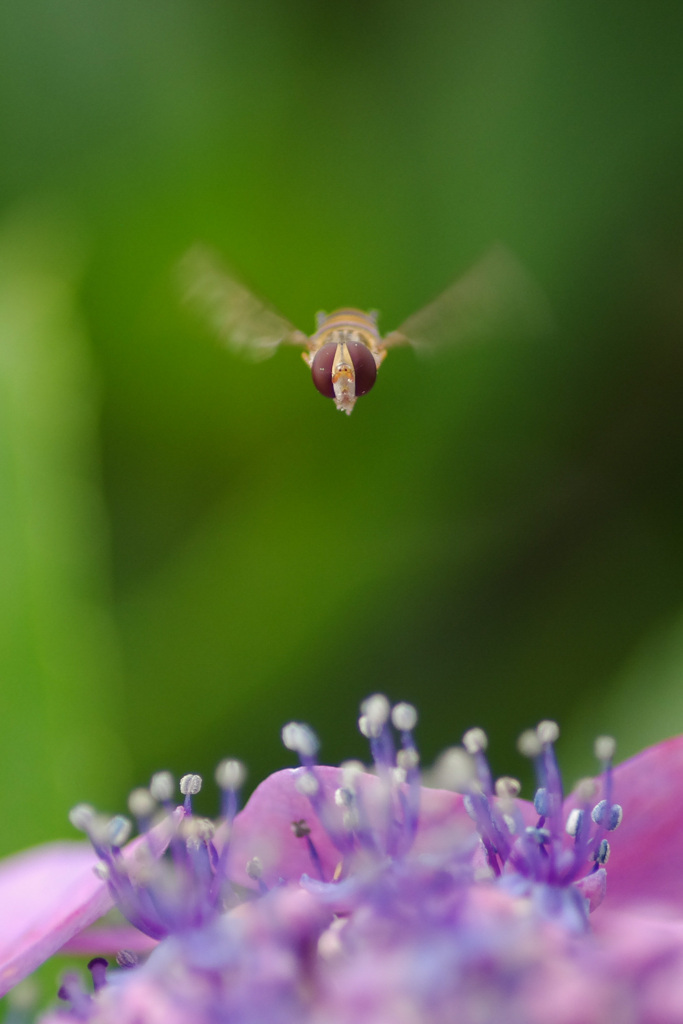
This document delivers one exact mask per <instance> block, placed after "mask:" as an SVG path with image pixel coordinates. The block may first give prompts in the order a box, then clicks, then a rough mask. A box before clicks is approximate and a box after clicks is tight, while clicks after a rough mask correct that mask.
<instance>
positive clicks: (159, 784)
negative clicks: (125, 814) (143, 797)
mask: <svg viewBox="0 0 683 1024" xmlns="http://www.w3.org/2000/svg"><path fill="white" fill-rule="evenodd" d="M174 789H175V781H174V779H173V776H172V775H171V773H170V772H156V773H155V774H154V775H153V776H152V779H151V782H150V784H149V791H150V793H151V794H152V796H153V797H154V799H155V800H158V801H159V803H161V804H163V803H166V801H167V800H171V799H172V797H173V790H174Z"/></svg>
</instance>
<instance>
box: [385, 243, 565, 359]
mask: <svg viewBox="0 0 683 1024" xmlns="http://www.w3.org/2000/svg"><path fill="white" fill-rule="evenodd" d="M551 329H552V316H551V313H550V307H549V304H548V300H547V298H546V297H545V295H544V294H543V292H542V290H541V288H540V286H539V285H538V284H537V283H536V281H535V280H534V279H533V277H532V276H531V274H530V273H529V272H528V271H527V270H526V269H525V268H524V267H523V266H522V264H521V263H520V262H519V260H518V259H517V258H516V257H515V256H514V255H513V254H512V253H511V252H510V251H509V250H508V249H506V248H505V247H504V246H503V245H496V246H494V247H493V248H492V249H490V250H489V251H488V252H487V253H486V255H485V256H483V257H482V259H481V260H479V262H478V263H475V265H474V266H473V267H472V268H471V269H470V270H468V271H467V272H466V273H465V274H464V275H463V276H462V277H460V278H458V280H457V281H456V282H455V283H454V284H452V285H451V286H450V288H447V289H446V291H445V292H442V293H441V295H439V296H438V297H437V298H436V299H434V301H433V302H430V303H429V305H427V306H425V307H424V309H421V310H420V311H419V313H414V314H413V315H412V316H409V317H408V319H407V320H405V321H404V323H402V324H401V326H400V327H398V328H397V329H396V330H395V331H391V333H390V334H387V336H386V338H384V340H383V342H382V348H391V347H392V346H394V345H413V346H414V347H415V348H416V349H419V350H425V351H430V350H434V349H440V348H446V347H449V346H451V345H460V344H461V343H463V342H469V341H480V340H485V339H487V338H491V339H493V338H496V337H501V338H510V337H524V338H530V337H534V336H538V335H540V334H547V333H549V332H550V331H551Z"/></svg>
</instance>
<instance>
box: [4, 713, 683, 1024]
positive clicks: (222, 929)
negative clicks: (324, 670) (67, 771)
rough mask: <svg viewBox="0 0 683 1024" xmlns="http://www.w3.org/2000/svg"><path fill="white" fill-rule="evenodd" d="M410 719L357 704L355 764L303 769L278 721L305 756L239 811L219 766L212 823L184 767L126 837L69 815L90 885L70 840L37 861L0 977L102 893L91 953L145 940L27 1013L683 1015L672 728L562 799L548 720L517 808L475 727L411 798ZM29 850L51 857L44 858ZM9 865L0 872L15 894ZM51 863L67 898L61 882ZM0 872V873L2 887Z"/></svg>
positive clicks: (357, 1020)
mask: <svg viewBox="0 0 683 1024" xmlns="http://www.w3.org/2000/svg"><path fill="white" fill-rule="evenodd" d="M415 721H416V714H415V711H414V709H413V708H412V707H411V706H409V705H397V706H396V707H394V708H393V709H391V708H390V707H389V705H388V702H387V701H386V700H385V698H383V697H380V696H375V697H373V698H370V700H368V701H366V702H365V704H364V707H363V714H362V717H361V720H360V726H361V730H362V731H363V733H364V734H365V735H366V736H367V738H368V740H369V742H370V747H371V751H372V756H373V762H374V763H373V772H372V774H371V773H368V772H367V771H366V770H364V769H363V767H362V766H361V765H358V764H355V763H352V764H347V765H344V766H342V767H341V768H332V767H327V766H320V765H318V764H317V740H316V738H315V736H314V734H313V733H312V732H311V731H310V729H309V728H308V727H307V726H304V725H301V724H298V723H291V724H290V725H289V726H287V727H286V728H285V730H283V739H284V742H285V744H286V746H287V747H289V748H290V749H292V750H295V751H296V752H297V753H298V755H299V758H300V761H301V766H300V767H299V768H296V769H286V770H284V771H280V772H276V773H275V774H274V775H272V776H270V777H269V778H268V779H266V780H265V781H264V782H263V783H261V785H260V786H259V787H257V789H256V790H255V791H254V793H253V795H252V796H251V798H250V800H249V801H248V803H247V805H246V807H245V808H244V810H243V811H241V812H240V813H236V811H237V800H238V791H239V787H240V785H241V783H242V780H243V770H242V768H241V766H240V765H239V764H238V763H237V762H234V761H229V762H224V763H223V764H222V765H221V766H219V769H218V772H217V780H218V782H219V785H220V786H221V789H222V791H223V808H222V815H221V818H220V819H219V821H218V822H217V823H211V822H207V821H206V820H204V819H200V818H197V817H196V816H195V815H194V814H193V812H192V797H193V795H194V794H195V793H196V791H197V790H198V788H199V785H200V780H199V779H198V777H197V776H186V777H185V778H184V779H183V780H182V782H181V791H182V793H183V795H184V803H183V805H182V806H181V807H180V808H174V807H173V806H172V803H171V790H170V780H169V778H168V776H166V775H164V774H162V775H159V776H156V777H155V779H154V780H153V782H152V785H151V786H150V789H149V790H142V791H136V792H135V793H134V794H133V795H132V797H131V802H130V806H131V810H132V812H133V814H134V816H135V817H136V818H137V819H138V824H139V827H140V829H141V831H142V832H143V836H142V838H141V839H138V840H136V841H134V842H135V843H136V844H137V845H134V844H128V845H126V846H124V845H123V844H124V843H125V840H126V838H127V833H128V826H127V824H126V822H125V821H124V820H123V819H120V818H115V819H112V820H109V821H107V820H104V819H101V818H100V817H98V816H97V815H95V813H94V812H93V811H92V810H91V809H89V808H79V809H77V810H76V811H75V812H74V815H73V820H75V821H76V822H77V823H78V824H79V826H80V827H81V828H83V829H84V830H85V831H86V832H87V833H88V835H89V838H90V839H91V842H92V844H93V846H94V847H95V850H96V852H97V855H98V860H99V872H100V878H99V880H98V879H96V878H95V879H94V881H92V880H90V882H89V884H90V888H89V889H88V890H87V892H86V890H85V889H81V888H80V887H81V886H82V885H84V884H85V883H84V881H83V880H84V879H85V878H86V876H87V877H88V878H89V879H92V878H94V876H92V873H91V872H90V868H89V865H88V864H87V860H86V857H85V855H84V853H83V849H82V848H81V847H78V846H77V847H75V848H74V853H73V858H72V860H71V861H69V862H68V863H67V865H60V864H59V863H58V862H57V861H55V862H54V872H53V873H54V879H55V884H54V886H53V887H54V889H55V893H56V890H57V888H58V887H59V888H60V894H59V895H58V894H57V893H56V894H55V898H54V900H53V911H52V913H51V914H45V918H46V919H47V920H43V919H41V917H40V914H39V913H38V912H36V913H35V915H34V917H35V919H36V920H37V922H38V926H37V930H34V931H33V932H27V931H26V930H24V932H23V934H20V933H21V929H20V928H19V927H15V928H14V931H12V928H13V927H14V925H13V923H11V922H8V924H7V927H5V925H3V932H4V938H5V939H6V943H5V945H6V948H7V949H9V950H11V949H12V947H14V948H16V949H21V951H22V952H21V959H20V961H19V962H17V959H16V957H14V958H11V957H9V956H6V957H5V959H4V961H1V960H0V964H2V963H3V962H4V973H2V968H1V967H0V977H4V978H6V979H7V978H9V977H10V975H8V973H7V972H8V970H9V969H10V968H11V970H12V972H13V973H12V975H11V977H12V978H13V979H14V980H18V978H19V977H20V976H21V972H22V971H23V973H27V971H28V970H30V969H32V967H33V966H35V965H36V964H37V963H38V962H40V960H42V959H44V958H45V956H47V955H49V954H50V953H51V952H52V951H54V950H55V949H57V948H59V947H60V946H61V945H62V943H63V942H64V941H65V939H67V938H69V936H71V935H74V934H75V933H76V932H77V931H78V929H79V928H85V927H86V926H87V925H89V924H90V923H91V922H92V921H93V920H94V919H95V917H96V916H97V914H96V912H95V910H94V907H95V902H93V901H99V903H97V906H98V907H99V908H101V909H104V908H106V905H107V902H108V901H110V902H111V901H115V902H116V903H117V905H118V906H119V908H120V909H121V910H122V911H123V913H124V914H125V916H126V917H127V919H128V920H129V922H131V924H132V925H133V926H134V929H131V931H130V932H129V933H128V936H127V938H130V939H131V941H130V942H128V943H127V942H125V941H124V942H121V940H120V939H118V938H115V937H113V936H112V935H111V934H110V933H104V934H102V935H101V938H100V940H99V941H100V942H101V945H100V951H102V952H104V951H106V950H107V949H109V948H111V943H112V942H114V943H115V944H116V943H117V942H118V944H119V948H120V947H121V945H123V946H125V945H128V948H129V950H130V949H131V947H132V946H133V945H135V946H136V947H137V949H138V950H139V949H140V948H142V946H143V945H144V943H141V942H140V938H141V936H147V942H148V945H154V944H155V943H156V945H155V948H153V950H152V952H151V954H150V955H149V956H148V957H146V958H145V959H141V958H140V957H139V956H137V955H134V954H133V953H132V952H126V953H123V954H120V955H119V958H118V964H119V967H118V969H109V970H107V966H106V963H105V962H104V961H102V960H101V959H100V958H97V959H96V960H95V961H92V962H91V969H92V975H93V982H94V986H93V987H94V991H89V990H88V989H87V988H86V987H84V986H83V984H82V982H81V981H80V980H79V979H77V978H74V977H67V978H66V979H65V980H64V984H63V986H62V991H61V993H60V994H61V995H62V998H63V999H64V1001H65V1003H66V1004H67V1007H65V1009H64V1010H62V1011H61V1012H60V1013H59V1015H57V1016H55V1015H52V1016H48V1017H47V1018H45V1021H46V1022H51V1021H53V1020H55V1021H56V1020H61V1021H64V1019H65V1013H66V1019H72V1020H86V1021H93V1022H97V1024H109V1022H111V1024H114V1022H116V1024H133V1022H136V1024H155V1022H157V1021H159V1022H161V1021H163V1022H164V1024H218V1022H223V1021H225V1022H227V1021H231V1022H233V1021H234V1022H236V1024H251V1022H254V1024H256V1022H261V1021H266V1020H267V1021H269V1022H273V1024H280V1022H282V1024H289V1022H294V1021H296V1022H297V1024H323V1022H324V1024H352V1022H353V1024H376V1022H382V1024H383V1022H385V1021H391V1022H392V1024H393V1022H395V1024H404V1022H405V1024H412V1022H414V1021H420V1022H422V1021H424V1022H428V1024H431V1022H435V1024H441V1022H442V1021H443V1022H444V1024H445V1022H446V1021H448V1022H449V1024H450V1022H451V1021H453V1020H458V1021H460V1020H462V1021H477V1022H489V1021H490V1022H492V1024H493V1022H498V1021H505V1022H512V1024H515V1022H522V1021H523V1022H525V1024H527V1022H528V1024H536V1022H539V1024H540V1022H541V1021H543V1022H545V1021H547V1020H548V1019H552V1020H553V1021H554V1022H558V1024H574V1022H576V1024H598V1022H602V1021H607V1020H622V1019H623V1020H626V1019H628V1020H633V1021H643V1022H645V1024H666V1022H669V1021H670V1022H671V1024H674V1021H676V1022H678V1021H680V1020H681V1019H683V882H682V881H681V870H680V866H679V863H678V860H679V852H678V851H679V849H680V844H681V838H683V837H682V836H681V833H682V832H683V820H682V816H681V814H680V812H679V810H678V804H677V800H676V796H677V790H678V784H679V780H680V779H681V778H683V737H681V738H677V739H674V740H669V741H668V742H666V743H662V744H660V745H658V746H657V747H653V748H651V749H649V750H646V751H645V752H644V753H642V754H640V755H638V756H637V757H635V758H633V759H631V760H630V761H627V762H626V763H624V764H623V765H620V766H619V767H617V768H616V769H614V770H613V769H612V756H613V749H614V744H613V741H611V740H609V739H608V738H605V737H603V738H601V739H599V740H598V741H596V753H597V755H598V758H599V760H600V762H601V765H602V772H601V775H600V777H599V779H598V780H583V781H582V782H581V783H579V785H578V786H577V787H576V789H575V791H574V792H573V793H572V794H571V796H570V797H569V798H568V799H566V800H565V799H563V792H562V780H561V776H560V773H559V769H558V766H557V762H556V760H555V754H554V741H555V740H556V738H557V732H558V730H557V726H555V725H554V723H551V722H543V723H541V724H540V725H539V726H538V727H537V728H536V729H535V730H533V731H530V732H528V733H526V734H524V736H523V737H521V739H520V749H521V750H522V751H523V752H524V753H525V754H526V755H527V756H528V757H530V758H531V759H532V760H533V762H534V767H535V771H536V775H537V780H538V784H537V787H536V793H535V797H534V801H533V803H527V802H525V801H522V800H520V799H519V797H518V792H519V785H518V783H517V782H516V781H515V780H514V779H510V778H503V779H498V780H496V782H495V783H494V781H493V780H492V778H491V773H490V770H489V767H488V763H487V760H486V754H485V750H486V737H485V735H484V734H483V733H482V732H481V730H470V731H469V732H468V733H466V734H465V736H464V737H463V746H462V747H457V748H453V749H452V750H450V751H447V752H446V754H445V755H444V756H443V757H442V758H441V760H440V762H439V764H438V765H437V766H436V769H435V779H434V781H435V782H436V783H437V788H426V787H425V786H424V784H423V780H422V779H421V777H420V772H419V758H418V755H417V752H416V750H415V747H414V743H413V737H412V733H413V728H414V725H415ZM397 747H398V749H397ZM445 786H448V787H449V788H444V787H445ZM456 790H457V791H456ZM617 799H618V802H617ZM622 817H623V823H622ZM157 819H160V821H159V823H156V824H155V822H157ZM617 828H618V831H616V830H617ZM164 850H166V852H165V854H164ZM610 854H611V856H610ZM25 856H31V855H25ZM32 856H33V858H37V860H38V861H39V862H40V863H42V865H43V868H44V869H45V870H48V871H49V870H50V868H49V865H50V863H51V860H50V858H51V857H52V856H53V852H52V851H51V850H50V849H49V848H48V849H46V850H44V851H37V852H36V851H34V853H33V854H32ZM78 857H80V858H81V859H80V861H78V859H77V858H78ZM608 859H609V865H608V863H607V862H608ZM8 863H10V864H11V863H12V862H8ZM21 863H22V862H21V861H17V863H16V864H15V867H14V879H15V883H16V884H19V886H20V887H24V888H26V890H27V891H28V890H30V888H31V884H32V882H31V876H30V874H29V873H28V872H27V873H26V874H24V875H22V874H21V870H22V869H21ZM67 868H68V870H67ZM68 875H70V876H71V877H72V879H75V883H76V888H75V889H72V890H70V891H69V889H68V887H67V886H66V884H64V885H60V886H58V884H57V883H61V882H63V881H64V880H65V879H66V878H67V876H68ZM608 876H609V879H608ZM24 883H25V884H24ZM3 884H4V883H3V876H2V873H0V898H1V896H2V892H3V888H2V887H3ZM16 891H19V890H17V889H16V887H15V892H16ZM106 894H108V895H106ZM605 894H606V898H604V900H603V897H605ZM35 902H36V903H38V902H39V901H35ZM38 910H39V908H38ZM15 916H16V918H17V919H19V918H20V914H19V913H17V915H15ZM66 921H68V922H69V923H68V926H66V925H65V922H66ZM24 923H25V921H24ZM87 934H88V933H87V932H86V933H85V935H86V936H87ZM136 936H137V938H136ZM124 938H126V936H124ZM80 941H81V942H82V945H83V948H87V946H88V943H87V941H86V940H85V939H84V937H83V936H81V940H80ZM94 941H97V940H94ZM72 942H73V940H72ZM90 948H96V947H93V946H91V947H90Z"/></svg>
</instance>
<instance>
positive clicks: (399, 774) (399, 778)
mask: <svg viewBox="0 0 683 1024" xmlns="http://www.w3.org/2000/svg"><path fill="white" fill-rule="evenodd" d="M391 778H392V781H393V783H394V785H396V786H402V785H403V783H404V782H405V781H406V770H405V768H401V767H400V766H399V765H396V767H395V768H392V769H391Z"/></svg>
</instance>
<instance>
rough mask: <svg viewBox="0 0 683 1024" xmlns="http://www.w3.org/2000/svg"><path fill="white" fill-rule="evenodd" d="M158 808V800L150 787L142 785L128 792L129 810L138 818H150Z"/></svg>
mask: <svg viewBox="0 0 683 1024" xmlns="http://www.w3.org/2000/svg"><path fill="white" fill-rule="evenodd" d="M156 808H157V802H156V800H155V799H154V797H153V796H152V794H151V793H150V791H149V790H148V789H144V787H142V786H140V787H139V788H138V789H134V790H132V791H131V792H130V793H129V794H128V810H129V811H130V813H131V814H132V815H134V816H135V817H136V818H149V817H150V816H151V815H152V814H154V811H155V810H156Z"/></svg>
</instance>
